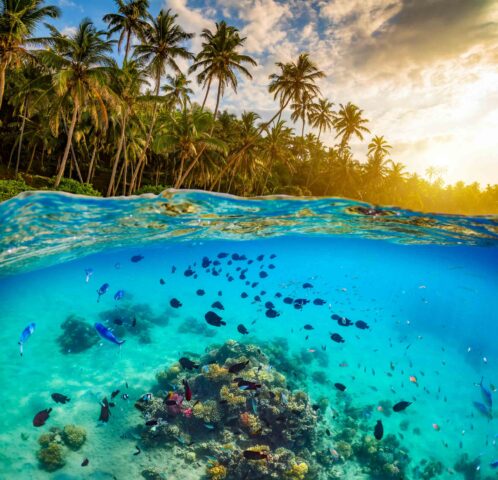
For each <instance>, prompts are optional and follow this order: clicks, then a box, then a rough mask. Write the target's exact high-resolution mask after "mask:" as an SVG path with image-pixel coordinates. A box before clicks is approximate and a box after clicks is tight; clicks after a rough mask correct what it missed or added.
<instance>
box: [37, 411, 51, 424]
mask: <svg viewBox="0 0 498 480" xmlns="http://www.w3.org/2000/svg"><path fill="white" fill-rule="evenodd" d="M51 411H52V409H51V408H46V409H45V410H41V411H40V412H38V413H37V414H36V415H35V416H34V418H33V425H34V426H35V427H41V426H43V425H45V422H46V421H47V420H48V417H49V416H50V412H51Z"/></svg>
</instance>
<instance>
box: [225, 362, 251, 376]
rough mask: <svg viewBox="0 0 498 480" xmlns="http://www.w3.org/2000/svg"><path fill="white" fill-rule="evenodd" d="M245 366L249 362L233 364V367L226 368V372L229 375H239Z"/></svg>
mask: <svg viewBox="0 0 498 480" xmlns="http://www.w3.org/2000/svg"><path fill="white" fill-rule="evenodd" d="M247 365H249V360H247V361H245V362H240V363H234V364H233V365H231V366H230V367H228V371H229V372H230V373H239V372H241V371H242V370H244V368H246V367H247Z"/></svg>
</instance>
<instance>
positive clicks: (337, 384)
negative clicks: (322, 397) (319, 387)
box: [334, 383, 346, 392]
mask: <svg viewBox="0 0 498 480" xmlns="http://www.w3.org/2000/svg"><path fill="white" fill-rule="evenodd" d="M334 387H335V388H337V390H340V391H341V392H344V390H346V385H343V384H342V383H334Z"/></svg>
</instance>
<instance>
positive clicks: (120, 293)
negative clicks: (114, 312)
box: [114, 290, 125, 300]
mask: <svg viewBox="0 0 498 480" xmlns="http://www.w3.org/2000/svg"><path fill="white" fill-rule="evenodd" d="M124 293H125V292H124V290H118V291H117V292H116V293H115V294H114V300H121V299H122V298H123V297H124Z"/></svg>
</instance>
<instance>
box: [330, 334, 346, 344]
mask: <svg viewBox="0 0 498 480" xmlns="http://www.w3.org/2000/svg"><path fill="white" fill-rule="evenodd" d="M330 339H331V340H333V341H334V342H336V343H344V342H345V340H344V338H342V337H341V336H340V335H339V334H338V333H332V334H330Z"/></svg>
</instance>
